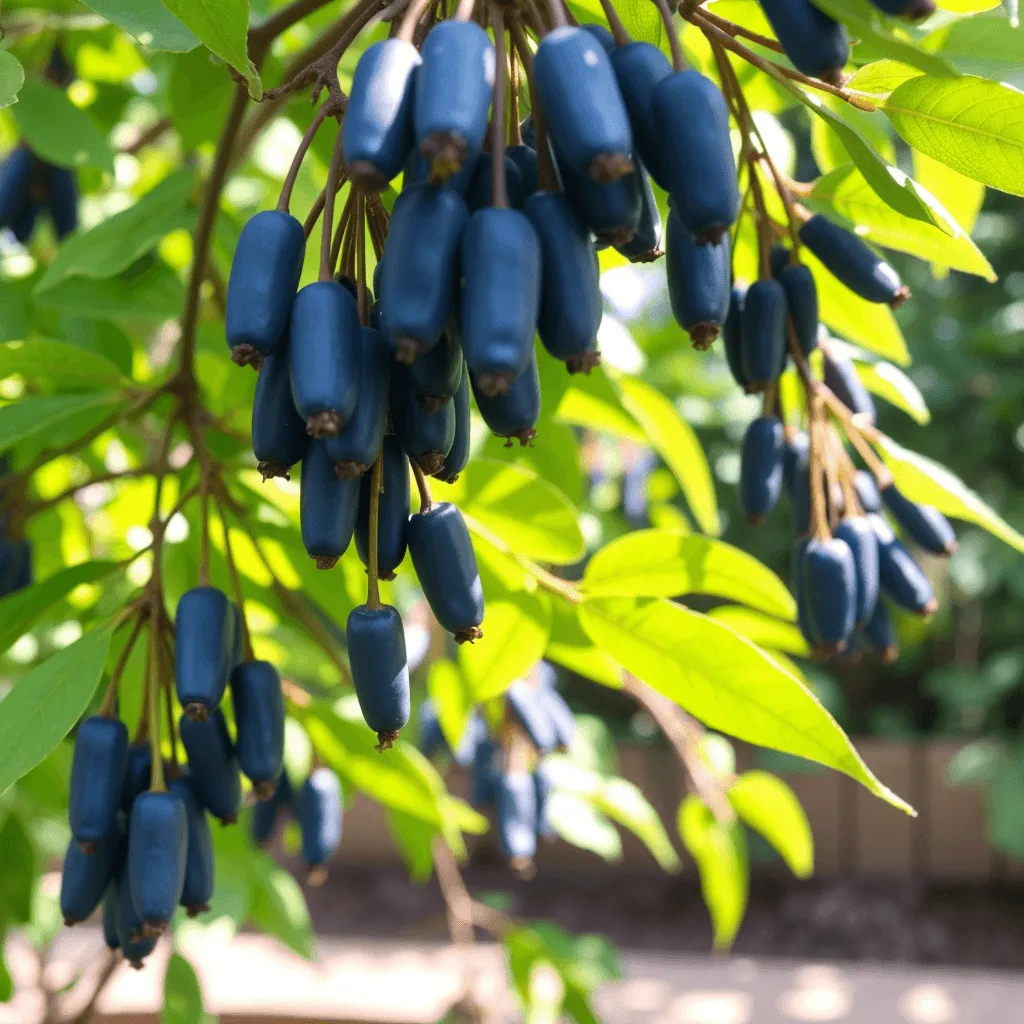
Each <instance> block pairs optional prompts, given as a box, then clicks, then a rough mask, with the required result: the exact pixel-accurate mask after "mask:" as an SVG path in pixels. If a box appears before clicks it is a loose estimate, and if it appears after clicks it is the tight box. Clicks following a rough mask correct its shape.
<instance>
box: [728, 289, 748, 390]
mask: <svg viewBox="0 0 1024 1024" xmlns="http://www.w3.org/2000/svg"><path fill="white" fill-rule="evenodd" d="M746 297H747V290H746V288H742V287H735V288H733V289H732V293H731V294H730V296H729V312H728V314H727V315H726V318H725V323H724V324H723V325H722V348H723V349H724V350H725V361H726V363H728V365H729V372H730V373H731V374H732V379H733V380H734V381H736V383H737V384H739V386H740V387H741V388H743V389H744V390H746V388H747V385H748V384H749V381H748V380H747V378H746V375H745V374H744V373H743V303H744V300H745V299H746Z"/></svg>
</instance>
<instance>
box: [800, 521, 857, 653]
mask: <svg viewBox="0 0 1024 1024" xmlns="http://www.w3.org/2000/svg"><path fill="white" fill-rule="evenodd" d="M800 571H801V574H802V576H803V584H804V600H805V601H806V615H807V625H808V627H809V629H810V635H809V636H808V638H807V639H808V640H809V641H810V642H811V645H812V646H813V647H815V648H816V649H819V650H822V651H825V652H832V651H842V650H844V649H845V648H846V645H847V643H848V642H849V639H850V636H851V635H852V634H853V629H854V624H855V616H856V609H857V573H856V568H855V567H854V563H853V553H852V552H851V551H850V549H849V547H848V546H847V545H846V543H845V542H844V541H841V540H837V539H835V538H830V539H828V540H819V539H818V538H816V537H812V538H811V539H810V540H809V541H808V542H807V546H806V547H805V548H804V553H803V558H802V564H801V570H800Z"/></svg>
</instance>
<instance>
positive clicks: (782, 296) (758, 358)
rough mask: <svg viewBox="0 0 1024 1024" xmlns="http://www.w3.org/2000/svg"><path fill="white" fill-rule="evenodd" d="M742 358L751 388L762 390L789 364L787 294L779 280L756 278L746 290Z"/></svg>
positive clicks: (744, 374) (749, 387) (745, 375)
mask: <svg viewBox="0 0 1024 1024" xmlns="http://www.w3.org/2000/svg"><path fill="white" fill-rule="evenodd" d="M741 359H742V363H743V376H744V377H746V378H747V380H748V381H749V383H748V385H747V387H748V390H752V391H763V390H764V388H765V386H766V385H767V384H769V383H771V382H772V381H773V380H776V379H777V378H778V376H779V374H781V373H782V370H783V367H784V366H785V365H786V293H785V292H784V291H783V290H782V285H781V284H779V282H778V281H772V280H765V281H755V282H754V283H753V284H752V285H751V286H750V287H749V288H748V289H747V295H746V298H745V299H744V300H743V334H742V347H741Z"/></svg>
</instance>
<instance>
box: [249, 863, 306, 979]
mask: <svg viewBox="0 0 1024 1024" xmlns="http://www.w3.org/2000/svg"><path fill="white" fill-rule="evenodd" d="M252 868H253V874H254V884H253V887H252V891H251V901H252V902H251V905H250V907H249V914H250V916H251V918H252V921H253V923H254V924H255V925H256V927H257V928H259V929H261V930H262V931H265V932H267V934H269V935H273V936H274V937H275V938H276V939H279V940H280V941H281V942H282V943H284V945H285V946H287V947H288V948H289V949H290V950H291V951H292V952H293V953H298V955H299V956H301V957H304V958H305V959H306V960H312V959H313V957H314V955H315V948H314V940H313V925H312V922H311V921H310V918H309V907H308V906H307V905H306V897H305V896H304V895H303V892H302V889H301V888H300V887H299V883H298V882H296V881H295V879H294V878H293V877H292V876H291V875H290V874H289V873H288V872H287V871H285V869H284V868H282V867H281V866H280V865H278V864H276V863H275V862H274V861H273V860H272V859H271V858H270V857H269V856H267V855H266V854H265V853H257V854H254V862H253V865H252Z"/></svg>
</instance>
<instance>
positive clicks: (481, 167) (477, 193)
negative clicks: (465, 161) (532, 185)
mask: <svg viewBox="0 0 1024 1024" xmlns="http://www.w3.org/2000/svg"><path fill="white" fill-rule="evenodd" d="M493 170H494V160H493V158H492V157H491V154H490V153H481V154H480V155H479V156H478V157H477V159H476V170H475V171H474V172H473V180H472V181H471V182H470V183H469V188H468V189H466V205H467V206H468V207H469V210H470V212H471V213H475V212H476V211H477V210H482V209H483V208H484V207H485V206H490V205H491V195H492V188H493V179H492V174H493ZM505 188H506V191H507V192H508V205H509V206H511V207H512V209H513V210H518V209H519V208H520V207H521V206H522V205H523V201H524V200H525V199H526V197H527V196H528V195H529V194H530V193H529V192H527V191H526V185H525V183H524V181H523V175H522V173H521V172H520V170H519V166H518V164H516V162H515V161H514V160H511V159H510V158H509V156H508V154H506V155H505Z"/></svg>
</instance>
